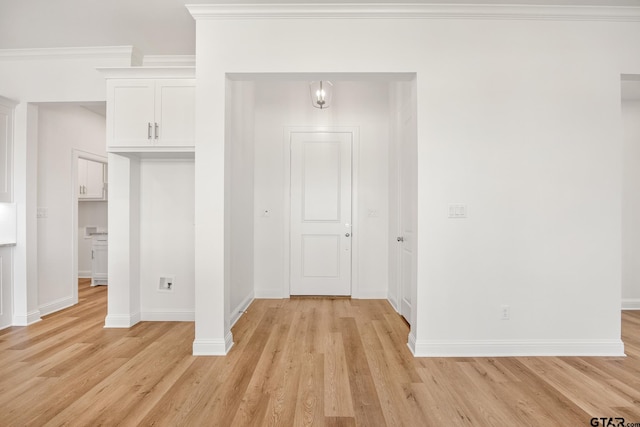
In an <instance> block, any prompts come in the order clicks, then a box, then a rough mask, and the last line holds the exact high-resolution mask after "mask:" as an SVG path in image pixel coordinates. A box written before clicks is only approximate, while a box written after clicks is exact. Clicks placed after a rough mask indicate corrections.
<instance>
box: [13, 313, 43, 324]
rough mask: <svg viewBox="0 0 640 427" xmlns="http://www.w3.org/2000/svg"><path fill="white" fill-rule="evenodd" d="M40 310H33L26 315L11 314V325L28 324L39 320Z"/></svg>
mask: <svg viewBox="0 0 640 427" xmlns="http://www.w3.org/2000/svg"><path fill="white" fill-rule="evenodd" d="M41 320H42V319H41V318H40V310H33V311H30V312H29V313H27V314H26V315H20V314H16V315H14V316H13V326H29V325H33V324H34V323H37V322H39V321H41Z"/></svg>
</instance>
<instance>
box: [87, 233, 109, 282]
mask: <svg viewBox="0 0 640 427" xmlns="http://www.w3.org/2000/svg"><path fill="white" fill-rule="evenodd" d="M96 239H98V238H96ZM107 254H108V246H107V242H106V240H102V239H100V240H94V241H93V244H92V246H91V284H92V285H94V286H95V285H106V284H107V279H108V275H107V269H108V258H107Z"/></svg>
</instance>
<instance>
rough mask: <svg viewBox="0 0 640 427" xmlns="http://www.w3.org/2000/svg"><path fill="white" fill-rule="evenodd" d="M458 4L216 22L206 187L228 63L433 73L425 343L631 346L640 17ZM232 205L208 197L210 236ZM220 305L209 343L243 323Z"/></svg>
mask: <svg viewBox="0 0 640 427" xmlns="http://www.w3.org/2000/svg"><path fill="white" fill-rule="evenodd" d="M472 13H473V12H472ZM453 16H454V17H452V18H447V19H429V20H428V25H426V23H425V22H426V21H425V20H422V19H385V20H384V21H383V23H384V25H381V24H382V22H381V21H379V20H376V19H366V20H364V19H363V20H357V19H329V18H327V19H315V18H308V19H249V18H245V19H233V20H225V19H221V20H218V19H216V20H206V19H203V20H199V21H198V25H197V43H196V45H197V57H198V63H197V71H196V74H197V78H198V95H197V119H196V129H197V131H196V134H197V137H196V151H197V152H198V153H199V155H200V153H204V154H205V156H204V157H202V158H201V157H198V162H197V166H196V186H197V188H200V190H197V191H196V200H200V199H201V198H202V199H207V198H215V197H216V196H217V195H218V194H219V191H220V190H219V189H220V186H221V185H223V177H222V176H220V175H219V174H217V173H216V172H215V170H216V169H217V168H219V166H220V157H219V155H218V154H220V152H221V151H223V149H222V148H221V146H220V144H221V141H222V140H223V138H224V123H225V121H224V108H223V106H224V90H225V86H224V78H225V77H224V76H225V73H228V72H234V71H238V70H241V71H243V72H251V73H254V72H255V73H260V72H274V73H275V72H284V73H286V72H300V73H302V72H318V71H325V72H332V71H333V72H362V71H363V70H366V71H367V72H394V71H397V72H416V73H417V105H418V115H417V131H418V230H419V236H418V272H417V289H416V302H415V303H416V310H417V316H416V322H415V324H412V333H413V334H415V337H416V339H415V343H412V349H413V351H414V352H415V354H416V355H421V356H426V355H483V354H485V355H487V354H488V355H496V354H499V355H514V354H530V355H533V354H590V355H596V354H608V355H620V354H622V351H623V345H622V342H621V340H620V295H621V294H620V285H619V284H620V283H621V246H622V242H621V237H620V230H621V216H622V215H621V213H622V212H621V203H622V201H621V179H620V178H621V167H622V161H621V158H622V131H621V126H620V74H621V73H636V74H637V73H638V72H639V71H640V55H638V54H637V44H636V43H635V42H632V40H638V39H640V24H638V23H636V22H606V21H604V22H590V21H560V20H551V19H549V20H545V19H539V20H519V19H516V20H509V19H503V20H490V19H484V18H478V19H467V17H468V16H467V15H464V18H463V17H462V15H460V16H461V17H460V18H455V14H454V15H453ZM432 18H433V17H432ZM316 26H321V27H323V28H331V31H327V32H324V33H323V37H317V35H316V34H315V33H314V32H312V31H309V28H312V27H316ZM220 40H225V43H220ZM318 58H321V59H322V60H321V61H318ZM256 115H257V111H256ZM363 140H364V139H363ZM256 143H257V144H258V142H257V141H256ZM201 150H202V151H201ZM260 156H261V154H259V153H258V146H256V159H257V158H259V157H260ZM256 174H257V171H256ZM256 181H259V177H258V176H257V175H256ZM198 183H207V187H206V188H205V187H204V186H199V187H198V185H199V184H198ZM258 192H259V189H258V188H257V187H256V194H258ZM385 194H386V192H385ZM450 203H463V204H466V205H467V206H468V212H469V217H468V218H467V219H465V220H450V219H448V218H447V207H448V204H450ZM217 208H218V206H217V205H216V203H214V202H209V203H202V204H200V203H199V202H197V203H196V217H197V218H198V217H208V218H210V219H211V220H212V223H210V224H208V225H206V226H203V227H202V228H200V229H199V231H198V234H201V235H202V236H203V237H205V236H206V237H207V238H208V239H211V240H215V239H220V238H221V237H222V236H223V235H224V229H223V225H224V220H223V217H221V216H220V215H219V214H217V213H216V209H217ZM256 208H258V209H260V208H261V204H260V203H259V201H258V198H257V197H256ZM383 227H384V226H383ZM262 244H263V243H262V242H259V241H258V235H257V234H256V247H257V248H258V247H260V245H262ZM205 251H206V248H205V247H204V246H197V247H196V260H200V262H198V261H197V262H196V298H197V299H198V300H199V299H200V298H201V297H203V298H206V299H208V300H215V299H216V298H223V297H224V287H223V286H221V285H220V284H219V282H220V280H221V279H222V273H221V270H220V268H219V265H220V263H221V262H222V260H223V259H224V252H223V251H221V248H215V249H214V250H213V251H210V252H205ZM205 261H206V262H205ZM385 264H386V261H385ZM259 275H260V273H259V272H258V270H257V269H256V272H255V276H256V277H258V276H259ZM385 277H386V274H385ZM503 304H504V305H509V306H510V307H511V319H510V320H509V321H504V320H500V313H501V305H503ZM213 308H214V311H213V313H211V314H206V313H205V312H204V311H203V312H202V313H203V314H202V316H201V317H200V319H201V320H202V324H203V325H204V326H202V327H201V328H199V326H198V325H196V341H198V340H200V341H207V342H221V341H222V340H223V339H224V338H225V337H228V336H229V334H228V333H227V331H226V330H224V328H225V322H224V321H223V317H224V316H223V315H221V314H220V313H224V312H223V311H219V310H217V309H215V307H213ZM216 313H217V314H216ZM217 316H218V318H216V317H217ZM196 318H198V310H197V312H196Z"/></svg>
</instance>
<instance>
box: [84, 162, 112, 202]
mask: <svg viewBox="0 0 640 427" xmlns="http://www.w3.org/2000/svg"><path fill="white" fill-rule="evenodd" d="M104 171H105V165H104V163H101V162H95V161H93V160H88V159H82V158H79V159H78V184H79V185H78V199H94V200H104V198H105V197H104V196H105V194H104V183H105V177H104Z"/></svg>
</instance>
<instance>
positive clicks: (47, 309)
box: [40, 296, 75, 316]
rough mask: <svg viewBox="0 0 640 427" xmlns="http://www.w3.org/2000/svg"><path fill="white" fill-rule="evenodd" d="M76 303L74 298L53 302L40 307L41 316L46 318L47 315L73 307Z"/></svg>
mask: <svg viewBox="0 0 640 427" xmlns="http://www.w3.org/2000/svg"><path fill="white" fill-rule="evenodd" d="M74 304H75V303H74V302H73V296H69V297H64V298H60V299H57V300H55V301H51V302H50V303H47V304H43V305H41V306H40V315H41V316H46V315H47V314H51V313H55V312H56V311H59V310H62V309H65V308H68V307H71V306H72V305H74Z"/></svg>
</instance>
